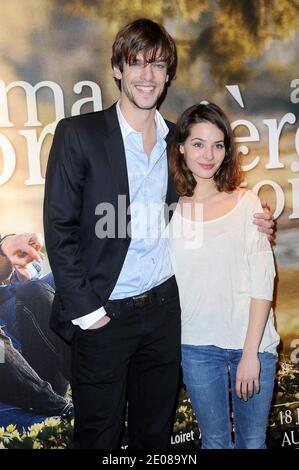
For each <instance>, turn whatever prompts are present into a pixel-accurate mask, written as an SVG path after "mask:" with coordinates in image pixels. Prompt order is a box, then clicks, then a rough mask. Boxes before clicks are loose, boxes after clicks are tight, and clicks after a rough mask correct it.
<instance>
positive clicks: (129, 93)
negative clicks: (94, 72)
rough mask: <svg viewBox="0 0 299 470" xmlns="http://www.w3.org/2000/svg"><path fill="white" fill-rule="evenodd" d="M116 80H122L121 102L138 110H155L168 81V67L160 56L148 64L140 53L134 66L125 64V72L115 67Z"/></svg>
mask: <svg viewBox="0 0 299 470" xmlns="http://www.w3.org/2000/svg"><path fill="white" fill-rule="evenodd" d="M113 71H114V76H115V78H117V79H119V80H121V101H122V103H123V104H125V103H130V104H133V105H134V106H135V107H136V108H138V109H148V110H150V109H153V108H155V107H156V106H157V102H158V99H159V97H160V96H161V95H162V93H163V90H164V87H165V83H166V82H167V81H168V75H167V66H166V63H165V62H164V61H162V60H159V55H158V54H157V58H156V60H155V61H154V62H151V63H148V62H146V61H145V60H144V57H143V54H142V53H139V54H138V55H137V57H136V61H135V63H133V64H132V65H129V64H126V63H124V65H123V71H122V72H121V71H120V70H119V69H118V68H116V67H114V68H113Z"/></svg>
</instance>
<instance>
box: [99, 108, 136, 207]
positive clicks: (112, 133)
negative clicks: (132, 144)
mask: <svg viewBox="0 0 299 470" xmlns="http://www.w3.org/2000/svg"><path fill="white" fill-rule="evenodd" d="M104 113H105V120H106V125H107V134H106V137H105V138H104V145H105V150H106V153H107V155H108V159H109V163H110V167H111V174H112V175H113V179H114V182H115V186H116V188H117V192H118V194H125V195H126V196H127V198H126V201H127V206H128V204H129V202H130V195H129V180H128V171H127V163H126V155H125V147H124V143H123V139H122V134H121V130H120V127H119V123H118V119H117V113H116V105H115V104H114V105H113V106H112V107H111V108H109V109H107V110H105V111H104Z"/></svg>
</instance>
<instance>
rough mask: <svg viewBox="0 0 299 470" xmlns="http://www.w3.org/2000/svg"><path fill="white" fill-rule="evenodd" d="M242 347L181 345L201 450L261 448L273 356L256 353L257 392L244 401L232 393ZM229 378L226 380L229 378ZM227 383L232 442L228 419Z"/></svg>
mask: <svg viewBox="0 0 299 470" xmlns="http://www.w3.org/2000/svg"><path fill="white" fill-rule="evenodd" d="M241 356H242V350H241V349H237V350H233V349H222V348H218V347H216V346H191V345H182V366H183V378H184V383H185V385H186V387H187V390H188V393H189V396H190V400H191V403H192V407H193V410H194V413H195V415H196V418H197V421H198V424H199V427H200V430H201V435H202V448H203V449H232V448H236V449H263V448H265V447H266V445H265V440H266V429H267V420H268V415H269V410H270V405H271V400H272V394H273V386H274V378H275V369H276V356H274V354H270V353H267V352H264V353H259V359H260V364H261V372H260V393H258V394H256V393H254V395H253V397H252V398H249V399H248V400H247V401H244V400H241V399H240V398H238V397H237V395H236V392H235V384H236V372H237V367H238V364H239V361H240V359H241ZM229 379H230V381H229ZM230 383H231V393H232V405H233V416H234V428H235V429H234V433H235V443H234V444H233V441H232V430H231V422H230V406H229V385H230Z"/></svg>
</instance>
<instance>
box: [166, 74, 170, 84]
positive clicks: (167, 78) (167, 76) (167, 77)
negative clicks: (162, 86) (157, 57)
mask: <svg viewBox="0 0 299 470" xmlns="http://www.w3.org/2000/svg"><path fill="white" fill-rule="evenodd" d="M168 80H169V75H168V74H167V75H166V80H165V83H167V82H168Z"/></svg>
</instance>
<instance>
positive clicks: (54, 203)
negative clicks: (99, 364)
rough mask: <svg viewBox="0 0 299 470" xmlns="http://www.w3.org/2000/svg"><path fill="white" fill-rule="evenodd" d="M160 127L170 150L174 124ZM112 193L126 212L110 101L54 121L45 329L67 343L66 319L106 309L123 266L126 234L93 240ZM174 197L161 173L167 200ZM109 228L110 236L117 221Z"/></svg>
mask: <svg viewBox="0 0 299 470" xmlns="http://www.w3.org/2000/svg"><path fill="white" fill-rule="evenodd" d="M166 123H167V126H168V128H169V134H168V136H167V139H166V140H167V144H168V146H169V143H170V139H171V136H172V133H173V128H174V125H173V124H172V123H170V122H168V121H166ZM118 195H126V209H128V205H129V203H130V200H129V184H128V174H127V167H126V158H125V149H124V144H123V139H122V134H121V130H120V126H119V123H118V119H117V113H116V106H115V104H114V105H113V106H112V107H111V108H109V109H107V110H104V111H99V112H94V113H89V114H83V115H80V116H73V117H71V118H66V119H63V120H61V121H60V122H59V123H58V125H57V128H56V131H55V135H54V139H53V144H52V148H51V151H50V156H49V161H48V167H47V174H46V185H45V199H44V231H45V242H46V249H47V253H48V256H49V261H50V265H51V269H52V271H53V275H54V279H55V283H56V294H55V298H54V302H53V308H52V316H51V327H52V328H53V329H54V330H55V331H56V332H57V333H58V334H59V335H60V336H62V337H63V338H64V339H66V340H68V341H70V340H71V338H72V336H73V333H74V328H75V327H74V326H73V324H72V323H71V320H73V319H75V318H78V317H81V316H83V315H87V314H88V313H91V312H93V311H94V310H96V309H98V308H99V307H101V306H103V305H105V303H106V302H107V300H108V299H109V296H110V294H111V292H112V291H113V289H114V286H115V284H116V281H117V279H118V276H119V273H120V271H121V268H122V266H123V263H124V260H125V257H126V254H127V251H128V247H129V245H130V237H129V235H127V236H126V238H118V237H117V236H116V237H115V238H98V237H97V236H96V234H95V226H96V223H97V221H98V220H99V216H97V215H96V214H95V209H96V206H97V205H98V204H99V203H101V202H109V203H111V204H112V205H113V206H114V207H117V202H118ZM177 200H178V196H177V193H176V191H175V188H174V184H173V182H172V180H171V178H170V177H169V176H168V189H167V195H166V203H167V204H172V203H174V202H177ZM129 221H130V217H129V215H126V222H127V224H128V223H129ZM115 225H116V233H117V229H118V225H117V216H116V223H115ZM132 269H134V266H132Z"/></svg>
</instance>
